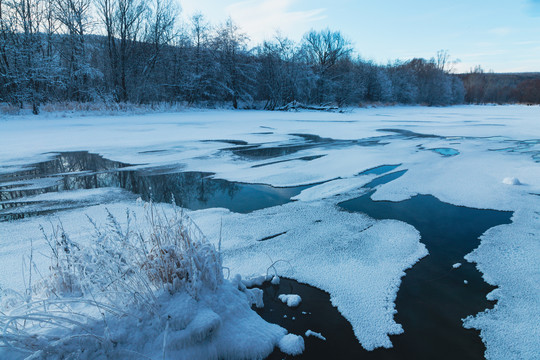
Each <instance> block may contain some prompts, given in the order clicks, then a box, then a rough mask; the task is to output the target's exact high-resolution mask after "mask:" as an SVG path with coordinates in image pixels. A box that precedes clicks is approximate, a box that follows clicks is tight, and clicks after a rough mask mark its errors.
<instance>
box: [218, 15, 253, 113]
mask: <svg viewBox="0 0 540 360" xmlns="http://www.w3.org/2000/svg"><path fill="white" fill-rule="evenodd" d="M248 39H249V38H248V36H247V35H246V34H244V33H243V32H241V31H240V29H239V28H238V26H237V25H236V24H235V23H234V22H233V21H232V19H231V18H229V19H228V20H227V21H226V22H225V23H224V24H222V25H221V26H220V27H218V28H217V30H216V36H215V37H214V40H213V49H214V54H215V56H216V57H217V62H218V64H219V72H218V75H217V79H216V80H217V84H218V86H219V87H220V89H221V91H222V94H223V96H224V97H225V100H228V101H231V103H232V106H233V107H234V108H235V109H236V108H238V101H239V100H244V101H251V100H252V98H253V97H252V94H253V88H254V85H255V76H256V70H257V67H256V63H255V62H253V61H252V60H251V58H250V56H249V53H248V49H247V41H248Z"/></svg>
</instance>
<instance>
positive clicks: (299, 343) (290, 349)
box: [278, 334, 304, 355]
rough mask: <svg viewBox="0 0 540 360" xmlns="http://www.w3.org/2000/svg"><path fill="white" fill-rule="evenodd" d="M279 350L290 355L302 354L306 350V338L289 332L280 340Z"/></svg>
mask: <svg viewBox="0 0 540 360" xmlns="http://www.w3.org/2000/svg"><path fill="white" fill-rule="evenodd" d="M278 346H279V350H281V351H282V352H284V353H285V354H288V355H300V354H301V353H303V352H304V338H302V337H301V336H299V335H294V334H287V335H285V336H284V337H282V338H281V340H279V343H278Z"/></svg>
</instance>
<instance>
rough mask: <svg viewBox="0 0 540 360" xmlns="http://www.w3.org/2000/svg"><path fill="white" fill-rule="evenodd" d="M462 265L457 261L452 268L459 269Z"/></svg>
mask: <svg viewBox="0 0 540 360" xmlns="http://www.w3.org/2000/svg"><path fill="white" fill-rule="evenodd" d="M460 266H461V263H455V264H454V265H452V268H454V269H457V268H459V267H460Z"/></svg>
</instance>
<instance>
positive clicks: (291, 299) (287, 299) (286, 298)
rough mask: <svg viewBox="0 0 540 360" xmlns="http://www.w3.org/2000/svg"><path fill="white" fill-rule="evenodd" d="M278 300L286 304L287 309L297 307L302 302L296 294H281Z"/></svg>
mask: <svg viewBox="0 0 540 360" xmlns="http://www.w3.org/2000/svg"><path fill="white" fill-rule="evenodd" d="M278 298H279V300H281V302H282V303H284V304H287V306H288V307H297V306H298V305H300V303H301V302H302V298H301V297H300V295H296V294H281V295H279V296H278Z"/></svg>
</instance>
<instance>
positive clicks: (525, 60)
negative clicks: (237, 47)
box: [179, 0, 540, 72]
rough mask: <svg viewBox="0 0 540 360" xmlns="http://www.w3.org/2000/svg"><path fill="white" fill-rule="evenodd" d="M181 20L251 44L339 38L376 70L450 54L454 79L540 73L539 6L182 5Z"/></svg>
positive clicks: (202, 1)
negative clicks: (474, 71)
mask: <svg viewBox="0 0 540 360" xmlns="http://www.w3.org/2000/svg"><path fill="white" fill-rule="evenodd" d="M179 1H180V4H181V6H182V11H183V15H184V16H189V15H191V14H193V13H194V12H196V11H200V12H202V13H203V14H204V15H205V16H206V17H207V19H208V20H209V21H211V22H212V23H213V24H217V23H220V22H223V21H224V20H225V19H226V18H227V17H228V16H231V17H232V19H233V20H234V21H235V22H236V23H237V24H238V25H239V26H240V27H241V28H242V30H243V31H244V32H246V33H248V35H250V36H251V40H252V43H253V44H256V43H258V42H261V41H262V40H264V39H268V38H271V37H272V36H273V35H274V34H275V33H276V31H277V30H279V31H280V32H281V33H282V34H283V35H286V36H288V37H290V38H292V39H294V40H296V41H298V40H300V38H301V37H302V35H303V34H304V33H305V32H306V31H308V30H310V29H312V28H313V29H323V28H326V27H329V28H331V29H334V30H341V31H342V33H343V34H344V35H345V36H346V37H347V38H348V39H349V40H351V41H352V42H353V44H354V47H355V50H356V51H357V53H358V54H359V55H360V56H362V58H364V59H370V60H374V61H376V62H378V63H387V62H388V61H389V60H395V59H401V60H406V59H410V58H413V57H424V58H430V57H433V56H434V55H435V54H436V52H437V51H438V50H441V49H445V50H448V52H449V53H450V55H451V57H452V59H454V60H456V59H459V60H460V62H459V63H457V64H456V65H455V68H456V71H468V70H469V69H471V68H472V67H474V66H475V65H481V66H482V67H483V68H484V69H485V70H493V71H496V72H516V71H540V0H491V1H485V0H479V1H475V0H453V1H437V0H431V1H430V0H379V1H362V0H356V1H355V0H332V1H322V0H245V1H235V0H179Z"/></svg>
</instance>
